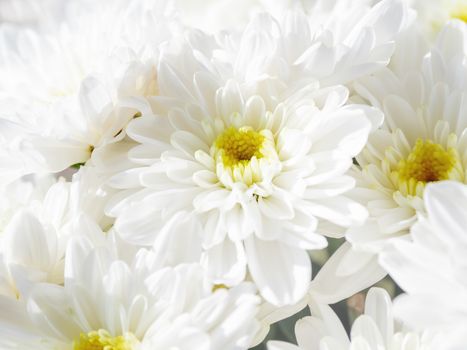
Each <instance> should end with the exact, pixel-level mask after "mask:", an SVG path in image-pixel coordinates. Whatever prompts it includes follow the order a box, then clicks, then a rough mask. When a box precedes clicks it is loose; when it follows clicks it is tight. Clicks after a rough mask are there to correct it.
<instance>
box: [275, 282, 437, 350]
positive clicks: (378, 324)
mask: <svg viewBox="0 0 467 350" xmlns="http://www.w3.org/2000/svg"><path fill="white" fill-rule="evenodd" d="M310 309H311V313H312V316H310V317H305V318H303V319H301V320H300V321H298V322H297V323H296V325H295V334H296V336H297V341H298V346H295V345H292V344H288V343H284V342H278V341H271V342H269V343H268V349H269V350H318V349H319V350H346V349H349V350H376V349H378V350H429V349H437V347H436V346H435V345H434V344H435V343H434V339H435V338H434V336H433V335H432V334H430V333H425V334H421V335H419V334H417V333H414V332H410V331H407V330H404V329H398V328H400V327H398V326H397V324H395V322H394V320H393V315H392V305H391V299H390V297H389V295H388V293H387V292H386V291H385V290H384V289H380V288H372V289H370V291H369V292H368V295H367V297H366V301H365V314H364V315H361V316H359V317H358V318H357V319H356V320H355V322H354V323H353V325H352V329H351V331H350V339H349V336H348V335H347V332H346V330H345V329H344V326H343V325H342V324H341V322H340V320H339V318H338V317H337V315H336V314H335V313H334V312H333V311H332V309H331V308H330V307H329V306H327V305H319V304H312V305H311V306H310Z"/></svg>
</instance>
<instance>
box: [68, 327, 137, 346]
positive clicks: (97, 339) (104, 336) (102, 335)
mask: <svg viewBox="0 0 467 350" xmlns="http://www.w3.org/2000/svg"><path fill="white" fill-rule="evenodd" d="M136 343H137V340H136V338H135V337H134V336H133V335H132V334H130V333H129V334H127V335H125V336H121V335H120V336H118V337H112V336H111V335H110V333H109V332H107V331H106V330H104V329H99V330H98V331H92V332H89V333H87V334H86V333H81V334H80V336H79V339H78V340H76V341H75V342H74V343H73V350H133V349H134V345H135V344H136Z"/></svg>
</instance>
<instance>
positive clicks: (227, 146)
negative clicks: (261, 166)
mask: <svg viewBox="0 0 467 350" xmlns="http://www.w3.org/2000/svg"><path fill="white" fill-rule="evenodd" d="M264 140H265V136H263V135H262V134H261V133H259V132H257V131H255V130H253V129H252V128H250V127H242V128H239V129H236V128H234V127H230V128H228V129H226V130H225V131H224V132H223V133H222V134H221V135H219V136H218V137H217V139H216V141H215V143H214V145H215V147H216V148H217V149H218V150H219V152H221V153H220V154H221V156H222V162H223V164H224V166H226V167H235V166H237V165H240V164H242V165H247V164H248V163H249V162H250V160H251V159H252V158H253V157H256V158H257V159H260V158H262V157H263V153H262V152H261V148H262V146H263V142H264Z"/></svg>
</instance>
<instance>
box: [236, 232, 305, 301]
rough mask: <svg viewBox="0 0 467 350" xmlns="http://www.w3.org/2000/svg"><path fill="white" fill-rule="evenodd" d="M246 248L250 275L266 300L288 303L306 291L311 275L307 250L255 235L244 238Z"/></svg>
mask: <svg viewBox="0 0 467 350" xmlns="http://www.w3.org/2000/svg"><path fill="white" fill-rule="evenodd" d="M245 248H246V254H247V259H248V267H249V270H250V273H251V276H252V278H253V280H254V281H255V283H256V285H257V286H258V288H259V290H260V293H261V295H262V296H263V297H264V298H265V299H266V300H267V301H269V302H270V303H271V304H274V305H278V306H280V305H290V304H293V303H296V302H298V301H299V300H300V299H301V298H302V297H303V296H304V295H305V293H306V291H307V290H308V286H309V284H310V279H311V262H310V258H309V257H308V254H307V253H306V251H303V250H301V249H297V248H292V247H290V246H287V245H285V244H283V243H279V242H269V241H268V242H266V241H262V240H259V239H255V238H249V239H247V240H246V241H245Z"/></svg>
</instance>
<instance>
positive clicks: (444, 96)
mask: <svg viewBox="0 0 467 350" xmlns="http://www.w3.org/2000/svg"><path fill="white" fill-rule="evenodd" d="M466 35H467V27H466V25H465V24H464V23H461V22H452V23H450V24H449V25H447V26H446V28H444V30H443V31H442V32H441V33H440V35H439V37H438V40H437V42H436V45H435V46H434V47H433V48H432V50H431V51H430V52H429V54H427V55H426V56H425V57H424V58H423V57H420V58H419V61H418V62H419V63H418V66H421V67H422V68H421V69H418V70H410V69H408V70H406V71H405V72H404V70H403V67H404V66H402V67H401V66H399V67H394V68H393V71H390V70H385V71H383V72H382V73H380V74H378V75H375V76H373V77H369V78H367V79H365V80H363V82H362V83H361V84H359V85H357V86H356V87H357V91H359V92H360V94H361V95H362V96H365V97H366V98H367V99H368V100H369V101H371V102H372V103H373V104H374V105H375V106H378V107H379V108H381V109H382V110H383V111H384V113H385V122H384V125H383V127H382V128H381V129H380V130H377V131H375V132H374V133H373V134H372V135H371V136H370V137H369V140H368V144H367V146H366V147H365V149H364V151H363V152H362V153H361V154H360V155H359V156H358V157H357V161H358V164H359V165H358V166H354V168H353V170H352V172H351V174H352V176H353V177H354V178H355V179H356V181H357V185H356V187H355V189H354V190H352V191H351V198H353V199H355V200H357V201H359V202H360V203H361V204H362V205H364V206H366V207H367V208H368V210H369V213H370V215H369V219H368V220H367V222H366V223H365V224H364V225H363V226H360V227H352V228H350V229H349V230H348V231H347V234H346V237H347V239H348V240H349V241H350V242H351V243H352V244H353V246H354V248H355V249H356V251H354V252H353V253H350V254H349V255H347V258H344V259H343V262H342V269H343V270H342V271H341V272H343V271H344V270H345V272H346V273H350V272H354V271H356V269H358V268H359V267H360V266H362V265H364V264H365V263H367V262H368V261H369V260H370V259H373V257H374V254H376V253H378V252H379V251H380V250H381V249H382V248H383V247H384V246H385V244H387V242H388V241H389V240H390V239H392V238H395V237H400V236H407V235H408V234H409V231H410V228H411V226H412V225H413V224H414V223H415V222H416V220H417V214H418V213H424V211H425V206H424V203H423V195H424V191H425V186H426V184H428V183H431V182H436V181H441V180H454V181H459V182H466V176H465V175H466V172H465V170H466V167H467V163H466V161H465V155H466V154H467V153H466V152H467V132H466V130H467V129H466V128H467V124H466V119H465V117H464V116H465V114H466V107H465V103H464V100H465V98H466V96H467V94H466V91H467V90H466V87H467V86H466V84H465V83H466V79H465V69H466V66H465V59H464V58H465V52H466V47H467V46H466V38H467V36H466ZM407 44H408V42H407ZM411 45H414V44H413V43H412V44H411ZM402 51H403V50H400V54H403V52H402ZM415 51H417V50H415ZM408 52H410V51H408ZM406 55H407V53H406ZM405 61H406V62H408V64H407V65H408V66H410V64H411V62H416V61H417V59H413V58H411V57H406V59H405ZM395 62H398V63H400V64H404V63H403V61H402V60H401V59H400V57H398V58H397V61H396V60H395ZM409 68H410V67H409ZM395 72H397V75H396V74H395Z"/></svg>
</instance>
